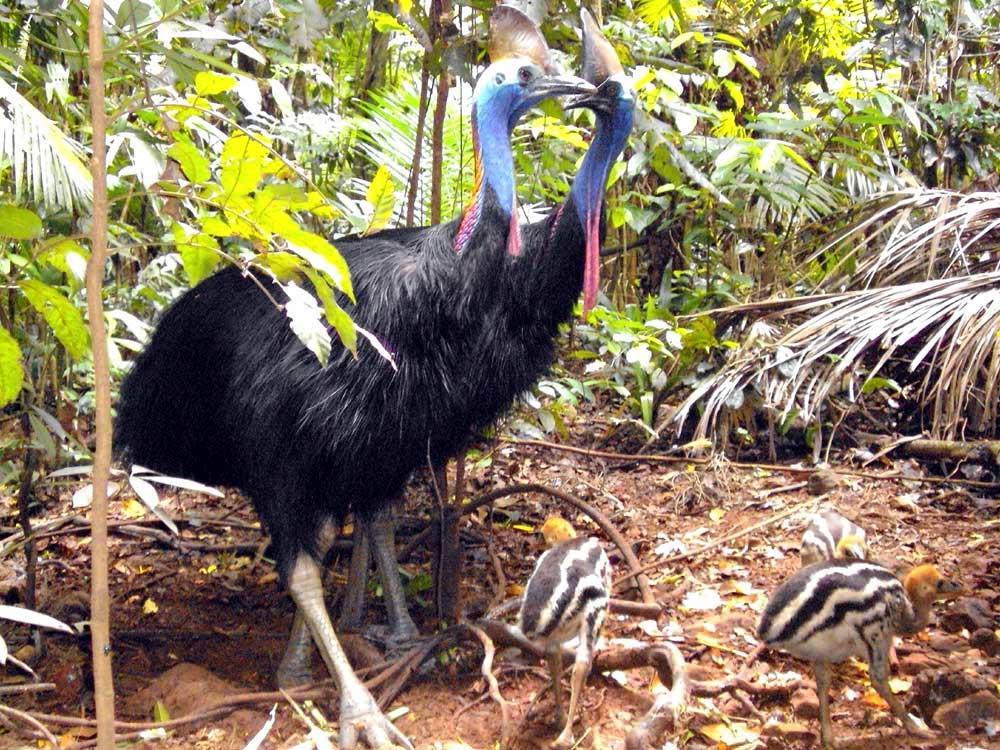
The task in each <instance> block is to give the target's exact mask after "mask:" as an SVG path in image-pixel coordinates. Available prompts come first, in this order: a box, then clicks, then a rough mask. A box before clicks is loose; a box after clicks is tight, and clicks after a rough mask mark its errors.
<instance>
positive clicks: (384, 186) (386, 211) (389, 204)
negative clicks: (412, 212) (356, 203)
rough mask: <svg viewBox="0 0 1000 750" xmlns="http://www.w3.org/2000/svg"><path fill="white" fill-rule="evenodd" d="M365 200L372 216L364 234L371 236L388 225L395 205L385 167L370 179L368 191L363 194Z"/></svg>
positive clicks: (387, 170) (388, 175) (387, 171)
mask: <svg viewBox="0 0 1000 750" xmlns="http://www.w3.org/2000/svg"><path fill="white" fill-rule="evenodd" d="M365 200H367V201H368V205H370V206H371V207H372V215H371V219H370V220H369V222H368V227H367V228H366V229H365V231H364V233H365V234H372V233H374V232H377V231H379V230H380V229H384V228H385V226H386V224H388V223H389V219H391V218H392V211H393V208H394V207H395V205H396V196H395V194H394V192H393V184H392V176H391V175H390V174H389V169H388V168H387V167H386V166H385V165H382V166H381V167H379V168H378V171H377V172H376V173H375V176H374V177H373V178H372V181H371V183H370V184H369V185H368V191H367V192H366V194H365Z"/></svg>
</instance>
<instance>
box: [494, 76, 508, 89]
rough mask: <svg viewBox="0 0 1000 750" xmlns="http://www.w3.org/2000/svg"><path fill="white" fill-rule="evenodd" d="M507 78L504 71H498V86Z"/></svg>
mask: <svg viewBox="0 0 1000 750" xmlns="http://www.w3.org/2000/svg"><path fill="white" fill-rule="evenodd" d="M506 80H507V77H506V76H505V75H504V74H503V73H497V77H496V82H497V86H499V85H500V84H501V83H503V82H504V81H506Z"/></svg>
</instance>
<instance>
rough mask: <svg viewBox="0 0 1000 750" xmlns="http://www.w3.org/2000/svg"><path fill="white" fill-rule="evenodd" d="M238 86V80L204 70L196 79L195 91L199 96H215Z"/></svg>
mask: <svg viewBox="0 0 1000 750" xmlns="http://www.w3.org/2000/svg"><path fill="white" fill-rule="evenodd" d="M234 86H236V79H235V78H233V77H232V76H227V75H222V74H221V73H215V72H212V71H210V70H202V71H200V72H199V73H197V74H196V75H195V77H194V90H195V91H197V92H198V96H213V95H214V94H221V93H222V92H224V91H229V90H230V89H231V88H233V87H234Z"/></svg>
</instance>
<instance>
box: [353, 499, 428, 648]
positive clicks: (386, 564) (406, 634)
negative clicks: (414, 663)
mask: <svg viewBox="0 0 1000 750" xmlns="http://www.w3.org/2000/svg"><path fill="white" fill-rule="evenodd" d="M366 525H367V528H366V531H367V533H368V535H369V536H370V537H371V546H372V553H373V555H374V557H375V565H376V566H377V567H378V573H379V578H380V579H381V581H382V592H383V594H384V596H385V607H386V610H387V613H388V615H389V637H388V639H387V645H388V647H389V650H390V651H392V650H397V649H405V648H406V647H408V646H410V645H411V644H412V642H413V640H414V639H415V638H416V637H417V635H418V634H419V631H418V630H417V626H416V625H415V624H414V623H413V620H412V619H411V618H410V612H409V610H407V608H406V594H405V593H404V591H403V582H402V580H401V579H400V577H399V563H398V562H397V560H396V523H395V519H394V518H393V514H392V509H391V508H384V509H383V510H380V511H379V512H378V513H377V514H375V515H374V516H372V517H371V518H370V519H369V520H368V522H367V524H366Z"/></svg>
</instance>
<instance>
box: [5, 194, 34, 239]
mask: <svg viewBox="0 0 1000 750" xmlns="http://www.w3.org/2000/svg"><path fill="white" fill-rule="evenodd" d="M41 233H42V220H41V219H39V218H38V214H36V213H35V212H34V211H29V210H28V209H26V208H21V207H20V206H12V205H10V204H9V203H4V204H2V205H0V237H5V238H7V239H9V240H31V239H34V238H35V237H38V236H39V235H41Z"/></svg>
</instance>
